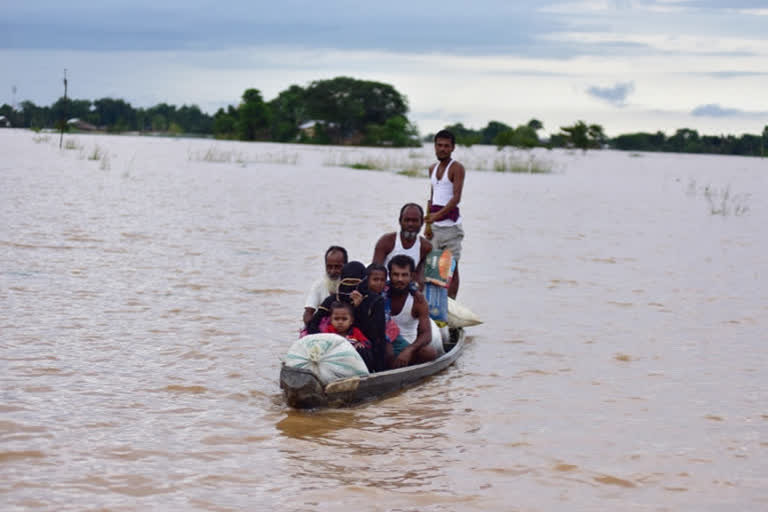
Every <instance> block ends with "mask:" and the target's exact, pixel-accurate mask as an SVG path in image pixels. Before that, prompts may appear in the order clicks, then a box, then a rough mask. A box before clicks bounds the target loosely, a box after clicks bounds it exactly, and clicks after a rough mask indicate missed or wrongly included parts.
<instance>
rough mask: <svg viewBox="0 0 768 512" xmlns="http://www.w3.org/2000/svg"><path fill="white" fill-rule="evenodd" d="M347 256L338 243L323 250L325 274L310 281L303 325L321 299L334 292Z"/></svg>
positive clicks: (337, 286)
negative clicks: (312, 281)
mask: <svg viewBox="0 0 768 512" xmlns="http://www.w3.org/2000/svg"><path fill="white" fill-rule="evenodd" d="M347 258H348V257H347V250H346V249H344V248H343V247H339V246H338V245H332V246H330V247H329V248H328V250H327V251H325V275H324V276H323V277H321V278H320V279H318V280H317V281H315V282H314V283H312V288H311V289H310V290H309V294H308V295H307V300H306V301H305V303H304V317H303V320H304V325H305V326H306V325H307V324H308V323H309V321H310V320H312V315H314V314H315V311H316V310H317V307H318V306H319V305H320V304H321V303H322V302H323V300H325V298H326V297H327V296H328V295H331V294H334V293H336V290H337V289H338V288H339V281H340V280H341V268H342V267H343V266H344V265H345V264H346V263H347Z"/></svg>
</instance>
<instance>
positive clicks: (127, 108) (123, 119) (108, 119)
mask: <svg viewBox="0 0 768 512" xmlns="http://www.w3.org/2000/svg"><path fill="white" fill-rule="evenodd" d="M93 105H94V115H95V116H94V119H95V121H96V122H95V123H94V124H96V125H97V126H106V127H107V130H109V131H115V132H121V131H125V130H134V129H136V111H135V110H134V109H133V107H132V106H131V104H130V103H128V102H127V101H125V100H122V99H114V98H101V99H98V100H96V101H94V102H93Z"/></svg>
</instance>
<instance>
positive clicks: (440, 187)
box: [429, 160, 461, 226]
mask: <svg viewBox="0 0 768 512" xmlns="http://www.w3.org/2000/svg"><path fill="white" fill-rule="evenodd" d="M451 164H453V160H451V161H450V162H448V165H447V166H445V171H444V172H443V177H442V179H441V180H440V181H438V179H437V168H438V167H439V166H440V162H437V165H435V168H434V169H433V170H432V176H430V177H429V181H430V182H431V183H432V204H434V205H440V206H445V205H446V204H448V201H450V200H451V199H453V182H452V181H451V180H449V179H448V170H449V169H450V168H451ZM455 224H461V213H459V218H458V219H456V222H454V221H452V220H451V219H443V220H439V221H437V222H435V226H453V225H455Z"/></svg>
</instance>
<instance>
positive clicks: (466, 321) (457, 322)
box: [446, 298, 483, 328]
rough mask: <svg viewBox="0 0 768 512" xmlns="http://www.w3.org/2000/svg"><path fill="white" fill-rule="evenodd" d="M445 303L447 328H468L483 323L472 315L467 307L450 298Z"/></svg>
mask: <svg viewBox="0 0 768 512" xmlns="http://www.w3.org/2000/svg"><path fill="white" fill-rule="evenodd" d="M447 302H448V305H447V306H448V311H447V313H446V323H447V324H448V327H453V328H456V327H470V326H473V325H479V324H481V323H483V321H482V320H480V317H478V316H477V315H476V314H474V313H473V312H472V311H471V310H470V309H469V308H468V307H466V306H462V305H461V304H459V303H458V302H456V301H455V300H453V299H451V298H448V299H447Z"/></svg>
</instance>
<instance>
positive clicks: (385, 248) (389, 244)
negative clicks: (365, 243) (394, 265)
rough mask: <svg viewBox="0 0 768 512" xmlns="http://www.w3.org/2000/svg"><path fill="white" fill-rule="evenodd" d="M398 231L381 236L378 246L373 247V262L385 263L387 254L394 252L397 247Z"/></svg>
mask: <svg viewBox="0 0 768 512" xmlns="http://www.w3.org/2000/svg"><path fill="white" fill-rule="evenodd" d="M396 236H397V233H387V234H386V235H382V236H381V238H379V241H378V242H376V247H375V248H374V249H373V259H372V260H371V263H379V264H381V265H383V264H384V260H386V259H387V254H389V253H391V252H392V249H394V248H395V237H396Z"/></svg>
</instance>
